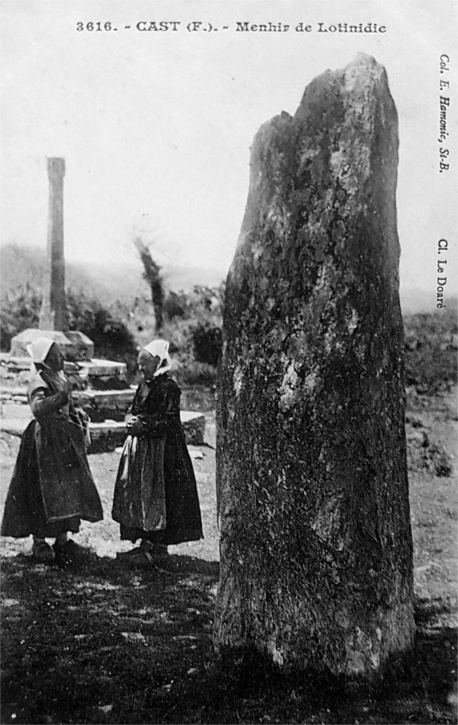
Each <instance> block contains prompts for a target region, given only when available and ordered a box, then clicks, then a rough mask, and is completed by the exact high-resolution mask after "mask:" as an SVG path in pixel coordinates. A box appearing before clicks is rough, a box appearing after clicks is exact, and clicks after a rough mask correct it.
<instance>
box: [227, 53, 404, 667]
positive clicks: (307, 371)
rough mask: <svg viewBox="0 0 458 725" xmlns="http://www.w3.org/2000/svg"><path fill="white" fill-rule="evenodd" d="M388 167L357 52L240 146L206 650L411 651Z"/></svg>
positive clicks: (394, 158)
mask: <svg viewBox="0 0 458 725" xmlns="http://www.w3.org/2000/svg"><path fill="white" fill-rule="evenodd" d="M397 162H398V131H397V113H396V108H395V105H394V102H393V100H392V97H391V95H390V92H389V88H388V82H387V77H386V73H385V70H384V69H383V68H382V67H381V66H379V65H378V64H377V63H376V62H375V60H374V59H373V58H370V57H368V56H365V55H358V56H357V58H356V59H355V61H353V62H352V63H350V64H349V65H348V66H347V67H346V68H345V69H344V70H338V71H334V72H330V71H327V72H326V73H324V74H323V75H321V76H319V77H318V78H316V79H315V80H314V81H313V82H312V83H311V84H310V85H309V86H308V87H307V88H306V90H305V93H304V96H303V98H302V101H301V103H300V106H299V108H298V110H297V112H296V114H295V116H294V117H291V116H289V115H288V114H286V113H282V114H281V115H280V116H277V117H275V118H274V119H273V120H271V121H270V122H268V123H266V124H265V125H264V126H262V127H261V129H260V130H259V132H258V134H257V136H256V138H255V140H254V144H253V149H252V158H251V178H250V187H249V194H248V200H247V206H246V211H245V216H244V219H243V223H242V229H241V233H240V238H239V242H238V246H237V250H236V253H235V258H234V261H233V263H232V266H231V269H230V271H229V275H228V279H227V293H226V302H225V316H224V347H223V354H222V360H221V365H220V374H219V385H218V387H219V389H218V403H217V423H218V435H217V488H218V499H219V515H220V527H221V575H220V586H219V591H218V598H217V611H216V623H215V644H216V647H217V649H218V650H219V651H224V650H225V649H226V648H229V649H237V648H244V649H245V648H247V647H248V648H253V649H254V650H257V651H258V652H261V653H264V654H266V655H267V656H268V657H270V658H271V659H272V660H273V661H274V662H276V663H277V664H278V665H280V666H282V667H284V668H296V667H299V668H307V667H311V668H314V669H319V670H321V669H327V670H330V671H331V672H333V673H336V674H351V675H354V674H360V675H369V674H371V673H372V672H374V671H376V670H378V669H379V668H380V666H381V665H382V663H383V662H385V661H386V659H387V658H388V657H389V655H390V654H391V653H395V652H402V651H404V650H406V649H408V648H409V647H410V646H411V644H412V640H413V635H414V622H413V611H412V540H411V529H410V515H409V498H408V482H407V469H406V443H405V431H404V404H405V396H404V387H403V324H402V318H401V312H400V305H399V289H398V288H399V282H398V262H399V243H398V235H397V227H396V200H395V192H396V180H397Z"/></svg>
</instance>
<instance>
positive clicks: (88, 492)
mask: <svg viewBox="0 0 458 725" xmlns="http://www.w3.org/2000/svg"><path fill="white" fill-rule="evenodd" d="M102 518H103V511H102V504H101V502H100V498H99V494H98V492H97V489H96V487H95V484H94V480H93V478H92V475H91V472H90V469H89V464H88V461H87V456H86V452H85V449H84V443H83V439H82V436H81V434H80V432H79V431H78V430H77V429H76V427H75V426H73V425H72V424H71V423H70V422H67V421H66V420H65V419H62V418H57V417H53V418H52V419H50V420H49V421H47V423H46V424H43V425H41V424H40V423H38V421H36V420H33V421H32V422H31V423H29V425H28V426H27V428H26V430H25V431H24V434H23V436H22V441H21V446H20V449H19V453H18V457H17V460H16V465H15V468H14V471H13V476H12V479H11V483H10V487H9V489H8V494H7V497H6V502H5V509H4V514H3V520H2V526H1V532H0V533H1V534H2V536H13V537H15V538H21V537H24V536H29V535H30V534H32V535H34V536H39V537H55V536H57V535H58V534H60V533H63V532H64V531H72V532H77V531H78V530H79V526H80V521H81V519H86V520H87V521H99V520H100V519H102Z"/></svg>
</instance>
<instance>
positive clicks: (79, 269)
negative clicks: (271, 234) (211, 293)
mask: <svg viewBox="0 0 458 725" xmlns="http://www.w3.org/2000/svg"><path fill="white" fill-rule="evenodd" d="M45 269H46V257H45V253H44V251H43V250H41V249H38V248H37V247H25V246H19V245H16V244H5V245H3V246H1V247H0V290H1V295H2V296H4V295H6V294H7V293H8V291H9V290H12V289H14V288H17V287H23V286H25V285H26V284H31V285H33V286H34V287H41V286H42V284H43V280H44V273H45ZM142 271H143V270H142V265H141V263H140V261H139V260H138V261H134V262H132V263H131V264H127V265H126V264H125V263H122V264H116V263H114V262H109V263H107V264H90V263H88V264H84V263H79V262H67V263H66V267H65V278H66V285H67V288H69V289H72V290H73V291H75V292H76V291H83V292H85V293H86V294H87V295H88V296H89V297H95V298H97V299H98V300H99V301H100V302H101V303H102V304H109V303H112V302H116V301H119V302H122V303H125V302H128V301H129V300H132V299H134V298H135V297H141V296H145V295H146V296H149V289H148V285H147V284H146V282H145V280H144V279H143V276H142ZM162 273H163V277H164V284H165V286H166V288H167V289H169V290H173V291H175V292H178V291H180V290H183V291H186V290H188V289H191V288H192V287H194V286H195V285H201V286H207V287H216V286H218V285H219V284H220V283H221V282H222V280H223V279H224V278H225V276H226V270H217V269H205V268H202V269H201V268H198V267H179V266H170V267H167V266H164V267H163V269H162Z"/></svg>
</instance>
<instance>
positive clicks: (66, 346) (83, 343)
mask: <svg viewBox="0 0 458 725" xmlns="http://www.w3.org/2000/svg"><path fill="white" fill-rule="evenodd" d="M41 337H46V338H49V339H50V340H53V342H56V343H57V344H58V345H59V346H60V347H61V349H62V352H63V353H64V354H65V356H66V358H67V360H69V361H79V360H90V359H91V358H92V356H93V354H94V344H93V342H92V340H90V339H89V338H88V337H87V336H86V335H84V334H83V333H82V332H76V331H74V332H60V331H57V330H38V329H36V328H29V329H27V330H23V331H22V332H20V333H19V334H18V335H15V336H14V337H13V339H12V340H11V352H10V356H11V357H12V358H28V360H29V365H30V357H29V355H28V352H27V346H28V345H29V344H30V343H32V342H35V341H36V340H38V339H40V338H41Z"/></svg>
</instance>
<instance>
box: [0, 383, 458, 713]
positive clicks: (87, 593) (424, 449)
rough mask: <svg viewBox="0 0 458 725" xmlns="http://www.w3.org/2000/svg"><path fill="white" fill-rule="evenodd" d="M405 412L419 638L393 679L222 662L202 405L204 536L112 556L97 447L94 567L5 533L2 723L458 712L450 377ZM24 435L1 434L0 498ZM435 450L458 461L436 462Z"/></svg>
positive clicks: (87, 537) (108, 464)
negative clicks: (443, 387) (141, 556)
mask: <svg viewBox="0 0 458 725" xmlns="http://www.w3.org/2000/svg"><path fill="white" fill-rule="evenodd" d="M407 421H408V423H407V432H408V438H409V444H410V448H411V452H410V455H409V461H410V469H411V470H410V496H411V512H412V527H413V535H414V545H415V558H414V566H415V595H416V621H417V642H416V647H415V651H414V652H413V653H412V655H411V656H409V657H407V658H405V660H404V661H398V662H396V663H394V664H393V666H392V667H391V668H390V670H389V671H388V672H387V674H386V676H385V678H384V679H383V680H381V681H380V682H377V683H374V684H372V685H371V686H366V685H357V684H356V683H354V684H353V685H352V686H348V684H347V685H346V686H345V687H344V686H342V683H339V682H336V681H330V680H318V679H312V678H311V677H305V676H304V675H290V676H280V675H279V674H278V673H277V672H275V671H274V670H273V669H269V668H264V667H260V666H258V665H259V663H256V662H253V661H251V660H250V659H249V658H248V657H247V658H245V659H244V658H243V657H242V658H240V659H239V660H238V661H237V662H234V663H232V664H229V663H227V662H225V663H224V666H223V665H222V663H220V662H218V661H217V660H216V658H215V656H214V653H213V648H212V622H213V612H214V603H215V595H216V588H217V582H218V531H217V526H216V511H215V487H214V480H215V451H214V445H215V423H214V416H213V415H208V416H207V434H206V440H207V445H205V446H202V447H200V448H199V449H193V455H198V456H201V457H197V458H194V461H193V463H194V468H195V472H196V476H197V481H198V487H199V495H200V501H201V509H202V515H203V521H204V534H205V539H204V540H203V541H201V542H197V543H193V544H189V545H188V544H184V545H180V546H175V547H170V549H169V550H170V557H169V560H168V561H167V562H166V563H164V565H163V566H162V567H161V569H160V570H158V569H132V568H129V567H128V566H127V565H125V564H119V563H118V562H117V561H116V558H115V557H116V553H117V552H118V551H121V550H123V549H126V548H130V545H129V544H127V543H122V542H120V541H119V535H118V526H117V524H115V523H114V522H113V521H112V520H111V517H110V509H111V502H112V496H113V485H114V478H115V472H116V468H117V462H118V458H119V453H105V454H97V455H92V456H90V464H91V468H92V470H93V473H94V478H95V480H96V482H97V485H98V488H99V491H100V493H101V497H102V501H103V505H104V511H105V519H104V521H102V522H100V523H97V524H83V526H82V530H81V532H80V534H78V536H77V537H75V538H76V540H77V541H78V542H80V543H82V544H84V545H89V546H90V547H92V548H93V550H94V552H95V553H94V556H93V557H92V559H91V561H90V562H89V564H88V565H87V566H86V567H85V568H84V569H80V570H63V569H60V568H58V567H57V566H54V565H51V566H49V565H48V566H45V565H41V564H36V563H35V562H34V561H33V559H32V558H31V556H30V555H29V554H30V547H31V541H30V540H14V539H7V538H4V539H3V540H2V541H1V549H0V552H1V560H2V572H1V573H2V590H1V598H2V611H3V617H2V641H3V645H2V670H1V677H2V718H1V722H2V723H107V724H108V723H110V724H112V723H172V722H174V723H188V722H189V723H237V722H239V723H286V722H290V723H401V722H402V723H433V722H441V723H452V722H456V721H457V713H456V701H457V695H456V690H455V689H454V688H455V683H456V679H457V677H456V670H457V660H456V628H457V618H458V608H457V550H456V545H457V517H458V506H457V487H456V460H455V459H454V458H452V457H453V456H455V455H456V440H457V425H458V424H457V420H456V391H454V392H453V394H449V395H442V396H437V397H435V398H428V399H426V398H421V396H415V395H412V396H410V397H409V411H408V417H407ZM18 443H19V442H18V439H17V438H15V437H13V436H6V435H4V436H2V437H1V438H0V446H1V472H2V486H1V498H0V504H1V506H3V502H4V499H5V495H6V490H7V487H8V483H9V479H10V476H11V472H12V468H13V465H14V461H15V457H16V454H17V450H18ZM212 446H213V447H212ZM435 451H436V453H435ZM437 451H438V453H437ZM441 455H442V457H444V456H445V457H446V458H447V460H448V461H449V462H450V461H451V462H452V467H453V470H452V471H451V475H445V472H444V467H443V466H442V467H441V465H437V461H438V456H439V458H440V456H441ZM448 473H450V470H449V471H448ZM438 474H439V475H438ZM0 513H1V511H0Z"/></svg>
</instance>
